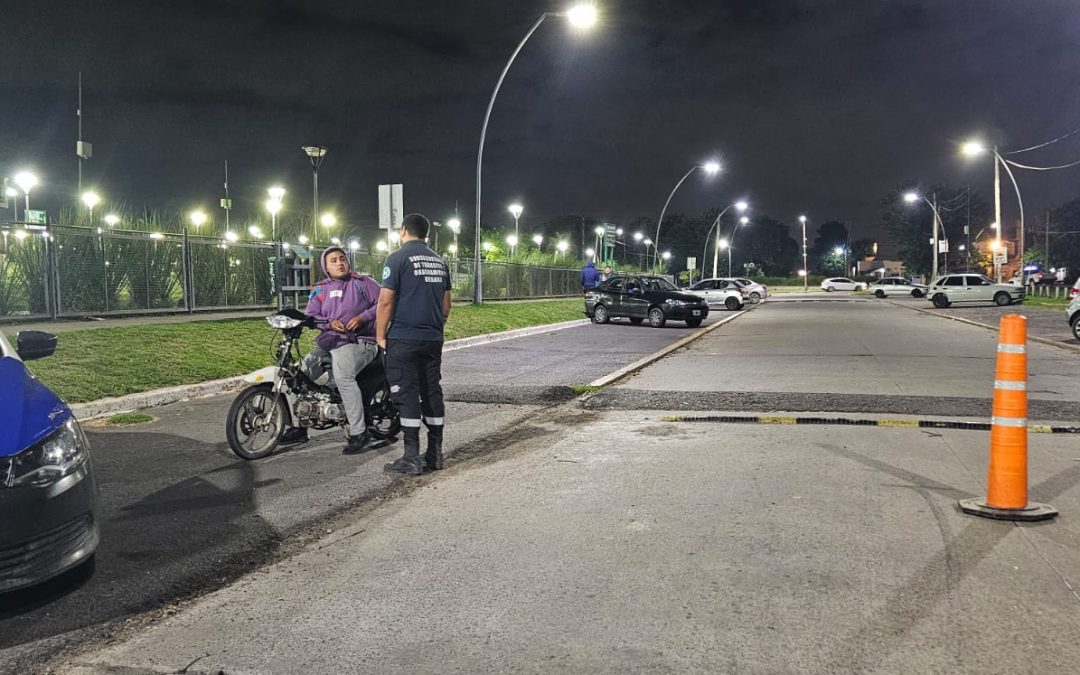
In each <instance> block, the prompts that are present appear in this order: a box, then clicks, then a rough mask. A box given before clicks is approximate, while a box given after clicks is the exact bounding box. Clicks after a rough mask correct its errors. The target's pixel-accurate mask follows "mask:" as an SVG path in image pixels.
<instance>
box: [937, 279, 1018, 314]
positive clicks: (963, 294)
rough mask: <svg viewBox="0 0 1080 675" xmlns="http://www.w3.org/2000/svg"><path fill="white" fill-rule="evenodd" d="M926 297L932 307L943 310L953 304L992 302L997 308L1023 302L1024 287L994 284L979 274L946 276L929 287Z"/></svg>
mask: <svg viewBox="0 0 1080 675" xmlns="http://www.w3.org/2000/svg"><path fill="white" fill-rule="evenodd" d="M927 297H929V298H930V302H932V303H934V307H939V308H944V307H948V306H949V305H951V304H953V303H954V302H962V303H973V302H992V303H994V304H995V305H998V306H1004V305H1011V304H1012V303H1014V302H1023V301H1024V287H1023V286H1014V285H1013V284H996V283H994V282H993V281H991V280H990V279H987V278H986V277H984V276H983V275H981V274H946V275H945V276H943V277H941V278H940V279H938V280H937V281H935V282H934V285H933V286H931V287H930V290H928V291H927Z"/></svg>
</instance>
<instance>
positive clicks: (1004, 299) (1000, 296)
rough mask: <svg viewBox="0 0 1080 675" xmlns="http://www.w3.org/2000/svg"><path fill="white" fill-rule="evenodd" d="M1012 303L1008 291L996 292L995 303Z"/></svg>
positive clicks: (998, 304) (1000, 304)
mask: <svg viewBox="0 0 1080 675" xmlns="http://www.w3.org/2000/svg"><path fill="white" fill-rule="evenodd" d="M931 253H932V251H931ZM1011 303H1012V298H1010V297H1009V294H1008V293H1006V292H1005V291H1002V292H1000V293H996V294H994V304H995V305H997V306H998V307H1004V306H1005V305H1008V304H1011Z"/></svg>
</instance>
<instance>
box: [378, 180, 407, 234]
mask: <svg viewBox="0 0 1080 675" xmlns="http://www.w3.org/2000/svg"><path fill="white" fill-rule="evenodd" d="M404 192H405V189H404V187H403V186H402V185H401V183H394V184H393V185H380V186H379V229H380V230H391V229H393V230H397V229H399V228H400V227H401V221H402V220H403V219H404V218H405V207H404V206H403V204H402V202H403V196H404Z"/></svg>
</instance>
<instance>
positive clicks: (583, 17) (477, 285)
mask: <svg viewBox="0 0 1080 675" xmlns="http://www.w3.org/2000/svg"><path fill="white" fill-rule="evenodd" d="M551 16H557V17H565V18H566V20H567V21H569V22H570V24H571V25H572V26H575V27H578V28H588V27H590V26H592V25H593V24H595V23H596V8H595V7H593V6H592V5H578V6H576V7H573V8H571V9H570V10H569V11H566V12H544V13H543V14H541V15H540V18H539V19H537V20H536V23H534V24H533V25H532V28H530V29H529V32H527V33H525V37H523V38H521V42H519V43H518V46H517V48H516V49H514V51H513V53H512V54H510V60H508V61H507V62H506V65H505V66H503V69H502V73H501V74H500V75H499V79H498V81H497V82H496V83H495V90H494V91H492V92H491V100H490V101H488V107H487V112H485V113H484V124H483V126H482V127H481V128H480V147H479V149H478V150H477V152H476V223H475V225H476V246H475V248H474V251H473V256H474V260H473V263H474V266H475V269H474V270H473V274H474V275H475V281H474V282H473V302H474V303H476V304H478V305H479V304H480V303H482V302H483V301H484V290H483V275H482V274H481V269H480V251H481V249H482V245H481V241H480V195H481V185H482V183H481V178H482V176H483V167H484V141H485V140H486V139H487V128H488V121H489V120H490V119H491V109H492V108H494V107H495V97H496V96H498V95H499V89H500V88H501V87H502V83H503V80H504V79H506V73H507V72H509V70H510V66H511V65H513V63H514V59H516V58H517V55H518V53H520V52H521V49H522V47H524V46H525V43H526V42H528V41H529V38H530V37H532V34H533V33H535V32H536V29H537V28H539V27H540V24H542V23H544V20H545V19H547V18H548V17H551Z"/></svg>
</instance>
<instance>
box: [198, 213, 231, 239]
mask: <svg viewBox="0 0 1080 675" xmlns="http://www.w3.org/2000/svg"><path fill="white" fill-rule="evenodd" d="M188 219H189V220H191V224H192V225H194V226H195V227H202V226H203V225H204V224H205V223H206V214H205V213H203V212H202V211H192V212H191V213H189V214H188ZM227 238H228V237H226V239H227Z"/></svg>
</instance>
